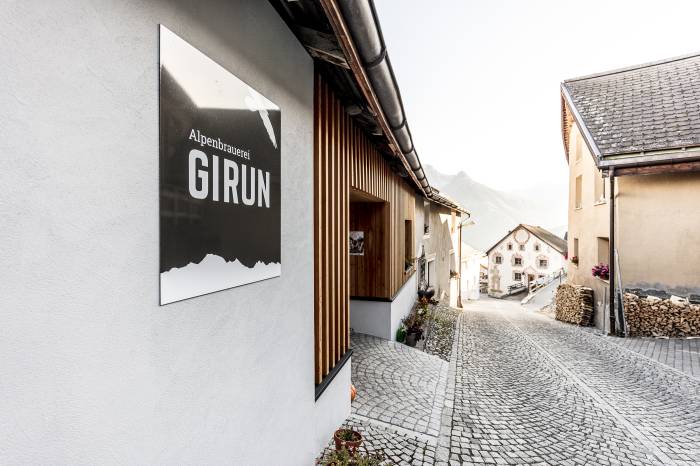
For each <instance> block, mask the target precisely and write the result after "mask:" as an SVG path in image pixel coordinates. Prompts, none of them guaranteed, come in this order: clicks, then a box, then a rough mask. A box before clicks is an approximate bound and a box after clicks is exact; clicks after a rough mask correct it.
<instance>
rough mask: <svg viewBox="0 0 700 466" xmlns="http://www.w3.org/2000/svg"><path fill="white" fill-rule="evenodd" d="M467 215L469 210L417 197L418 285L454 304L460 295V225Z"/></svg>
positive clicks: (438, 297) (437, 297)
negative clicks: (431, 290) (428, 288)
mask: <svg viewBox="0 0 700 466" xmlns="http://www.w3.org/2000/svg"><path fill="white" fill-rule="evenodd" d="M467 218H469V215H468V214H467V213H466V212H463V211H460V210H456V209H453V208H449V207H446V206H445V205H442V204H438V203H436V202H433V201H431V200H429V199H425V198H423V199H418V198H417V199H416V225H417V228H416V268H417V271H418V279H417V282H416V285H417V286H419V287H420V286H423V287H425V286H429V287H432V288H433V289H434V290H435V298H436V299H448V300H449V301H448V302H449V303H450V305H451V306H457V302H458V298H459V288H458V286H459V283H460V278H459V276H458V274H457V272H458V271H459V260H460V259H459V252H460V251H459V226H460V224H461V223H462V221H463V220H464V219H467Z"/></svg>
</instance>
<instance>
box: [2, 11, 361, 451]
mask: <svg viewBox="0 0 700 466" xmlns="http://www.w3.org/2000/svg"><path fill="white" fill-rule="evenodd" d="M0 22H1V23H2V24H3V40H2V41H0V55H1V56H2V61H3V66H2V68H1V70H0V85H1V87H2V89H3V92H2V93H0V103H1V105H2V108H3V111H2V112H1V113H0V128H2V138H0V147H1V152H2V154H3V157H4V162H5V163H4V168H3V170H2V171H0V185H2V187H3V188H2V189H3V195H2V201H0V222H1V223H2V225H3V227H2V229H0V238H1V239H2V244H4V245H5V247H3V248H0V260H1V261H2V263H3V264H4V270H5V273H4V274H3V275H2V280H0V360H2V361H3V362H2V364H1V365H0V393H1V394H2V396H0V412H2V422H0V464H72V465H76V464H250V465H252V464H255V465H266V464H275V465H277V464H280V459H281V458H283V459H284V463H285V464H290V465H296V464H311V462H312V461H313V458H314V456H315V455H316V453H317V452H318V450H317V447H318V440H317V439H319V438H322V437H324V436H326V438H328V437H329V436H330V434H331V431H328V432H318V431H316V429H317V427H316V426H323V429H326V430H328V429H329V427H330V426H331V425H332V424H333V422H334V421H333V420H332V419H331V417H329V416H330V413H329V410H334V409H336V408H337V412H334V413H333V416H335V419H336V420H339V419H342V418H343V417H344V416H345V415H347V413H348V411H349V406H348V404H347V403H343V404H342V406H341V405H338V406H337V407H336V404H335V403H327V404H326V405H324V406H323V414H322V416H321V415H319V416H316V415H315V412H316V409H317V407H316V404H315V402H314V384H313V302H312V298H313V282H312V276H313V262H312V254H310V253H309V251H311V250H312V248H313V236H312V235H313V228H312V226H313V219H312V214H313V210H312V173H313V170H312V134H313V128H312V101H313V65H312V61H311V59H310V58H309V56H308V55H307V54H306V52H305V51H304V49H303V48H302V47H301V46H300V45H299V43H298V42H297V40H296V39H295V38H294V36H293V35H292V33H291V32H290V31H289V30H288V29H287V27H286V26H285V25H284V23H283V22H282V20H281V19H280V18H279V16H278V15H277V14H276V12H275V11H274V9H273V8H272V7H271V6H270V5H269V4H268V3H267V2H248V1H243V0H233V1H223V0H222V1H201V2H196V3H191V2H185V1H174V2H173V1H170V2H162V1H149V2H147V1H136V2H126V3H125V2H117V1H108V0H97V1H91V2H87V1H78V0H66V1H61V2H41V1H27V2H11V3H5V4H4V6H3V7H2V8H0ZM159 23H163V24H165V25H167V26H168V27H169V28H170V29H172V30H173V31H174V32H175V33H177V34H178V35H180V36H181V37H183V38H184V39H186V40H187V41H189V42H190V43H192V44H193V45H194V46H195V47H197V48H199V49H200V50H201V51H202V52H204V53H205V54H207V55H208V56H210V57H211V58H212V59H214V60H215V61H217V62H218V63H220V64H221V65H223V66H224V67H226V68H227V69H229V70H230V71H231V72H233V73H234V74H236V75H237V76H238V77H239V78H241V79H243V80H244V81H246V82H247V83H249V84H250V85H252V86H253V87H255V88H256V89H257V90H258V91H260V92H261V93H262V94H264V95H265V96H266V97H268V98H269V99H271V100H272V101H274V102H275V103H277V104H278V105H279V106H280V107H281V109H282V138H281V140H282V196H281V198H282V203H283V204H282V264H283V265H282V276H281V277H280V278H276V279H272V280H268V281H264V282H260V283H255V284H251V285H248V286H244V287H241V288H236V289H232V290H227V291H222V292H218V293H214V294H211V295H208V296H203V297H199V298H195V299H190V300H187V301H183V302H179V303H175V304H171V305H168V306H165V307H159V306H158V254H159V248H158V244H159V243H158V24H159ZM348 368H349V365H348ZM348 371H349V369H348ZM348 379H349V375H347V374H345V375H343V376H342V377H340V376H339V377H337V378H336V380H339V381H340V382H339V383H341V384H342V383H347V381H348ZM329 389H330V388H329ZM341 391H345V394H346V395H347V386H345V387H342V388H338V393H341ZM329 393H330V392H329ZM336 399H340V395H336Z"/></svg>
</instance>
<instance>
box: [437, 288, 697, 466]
mask: <svg viewBox="0 0 700 466" xmlns="http://www.w3.org/2000/svg"><path fill="white" fill-rule="evenodd" d="M455 345H456V349H455V351H454V353H455V354H453V357H452V359H451V361H450V370H449V376H448V380H450V382H449V383H448V389H447V397H446V403H445V413H444V415H443V416H444V417H443V429H442V432H441V435H440V439H439V446H438V450H437V453H436V454H437V458H438V464H484V463H485V464H564V465H568V464H571V465H574V464H601V465H617V464H679V465H680V464H698V462H700V452H699V450H698V445H699V443H698V442H700V383H699V382H698V381H697V380H695V379H693V378H692V377H688V376H686V375H684V374H681V373H679V372H678V371H674V370H670V369H669V368H666V367H664V366H662V365H660V364H658V363H656V362H653V361H650V360H649V359H647V358H643V357H640V356H638V355H636V354H634V353H631V352H628V351H621V350H620V349H619V348H618V347H617V346H616V345H615V344H613V343H610V342H608V341H606V340H605V339H602V338H599V337H597V336H595V335H593V334H591V333H590V332H585V331H582V330H581V329H578V328H576V327H573V326H570V325H566V324H562V323H559V322H555V321H552V320H551V319H548V318H546V317H544V316H541V315H537V314H532V313H526V312H523V311H522V309H521V308H520V307H519V305H517V303H513V302H508V301H500V300H491V299H483V300H480V301H478V302H476V304H470V305H467V306H465V312H464V313H463V314H462V315H461V316H460V321H459V325H458V330H457V334H456V340H455ZM448 462H449V463H448Z"/></svg>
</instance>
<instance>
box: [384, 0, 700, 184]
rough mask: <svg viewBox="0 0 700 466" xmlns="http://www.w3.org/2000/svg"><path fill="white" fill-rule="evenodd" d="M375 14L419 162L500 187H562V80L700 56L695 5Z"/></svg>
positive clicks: (527, 1)
mask: <svg viewBox="0 0 700 466" xmlns="http://www.w3.org/2000/svg"><path fill="white" fill-rule="evenodd" d="M375 7H376V10H377V14H378V15H379V20H380V23H381V27H382V32H383V34H384V39H385V42H386V46H387V49H388V52H389V57H390V59H391V62H392V66H393V68H394V73H395V75H396V79H397V81H398V83H399V87H400V89H401V94H402V99H403V103H404V107H405V110H406V114H407V118H408V122H409V125H410V127H411V132H412V134H413V140H414V143H415V146H416V149H417V151H418V154H419V157H420V159H421V161H422V162H423V163H424V164H430V165H433V166H434V167H436V168H437V169H438V170H439V171H442V172H445V173H448V174H453V173H457V172H459V171H464V172H466V173H467V174H468V175H469V176H470V177H472V178H473V179H475V180H477V181H479V182H482V183H484V184H486V185H489V186H491V187H493V188H496V189H500V190H506V191H510V190H516V189H523V188H528V187H532V186H534V185H538V184H546V185H557V186H558V185H561V186H562V187H563V186H565V185H566V184H567V183H568V180H567V165H566V158H565V156H564V149H563V145H562V139H561V123H560V112H561V101H560V93H559V84H560V83H561V81H563V80H564V79H569V78H573V77H578V76H583V75H588V74H592V73H597V72H601V71H607V70H611V69H616V68H621V67H625V66H630V65H635V64H639V63H645V62H649V61H654V60H658V59H663V58H668V57H674V56H678V55H683V54H686V53H692V52H697V51H699V50H700V35H698V32H697V31H698V18H700V1H674V0H657V1H646V0H643V1H639V0H635V1H628V0H607V1H599V0H587V1H583V0H580V1H575V2H574V1H565V0H559V1H556V0H551V1H536V0H519V1H518V0H481V1H472V0H431V1H428V0H423V1H419V0H375Z"/></svg>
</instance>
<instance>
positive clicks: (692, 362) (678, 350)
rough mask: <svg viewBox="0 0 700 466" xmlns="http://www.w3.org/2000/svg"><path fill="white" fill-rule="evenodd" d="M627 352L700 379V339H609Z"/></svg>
mask: <svg viewBox="0 0 700 466" xmlns="http://www.w3.org/2000/svg"><path fill="white" fill-rule="evenodd" d="M608 339H609V340H610V342H611V343H615V344H617V345H619V346H621V347H623V348H625V349H627V350H630V351H634V352H635V353H639V354H641V355H642V356H645V357H647V358H649V359H653V360H654V361H657V362H660V363H661V364H666V365H667V366H671V367H673V368H674V369H676V370H679V371H681V372H684V373H686V374H688V375H692V376H693V377H695V378H697V379H700V338H616V337H610V338H608Z"/></svg>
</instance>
